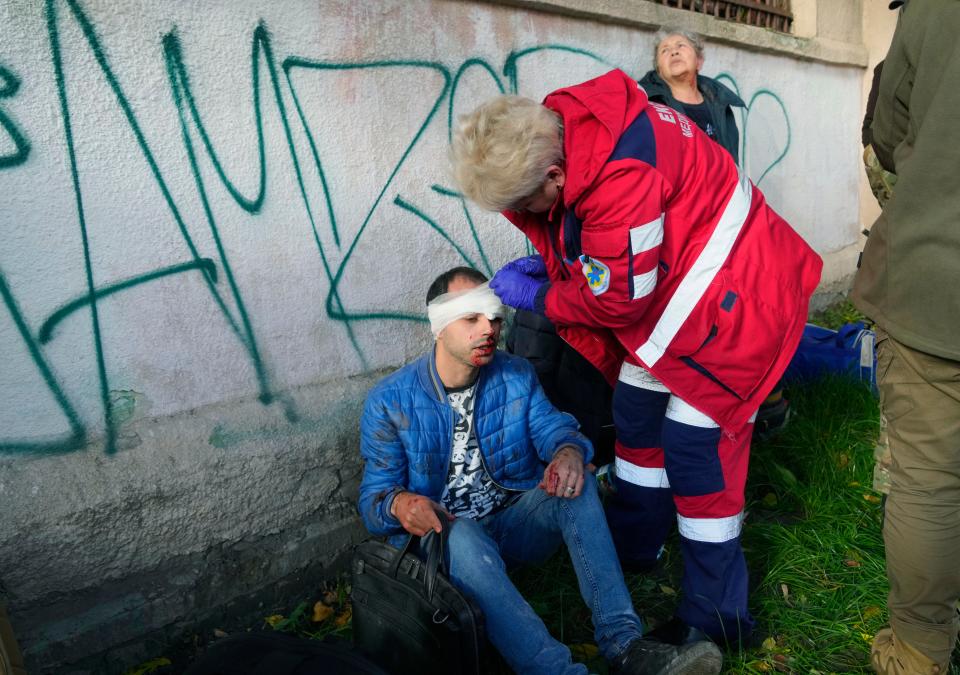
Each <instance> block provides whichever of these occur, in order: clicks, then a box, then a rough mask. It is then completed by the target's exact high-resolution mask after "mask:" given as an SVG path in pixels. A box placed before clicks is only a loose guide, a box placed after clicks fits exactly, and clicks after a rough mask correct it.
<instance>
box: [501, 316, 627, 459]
mask: <svg viewBox="0 0 960 675" xmlns="http://www.w3.org/2000/svg"><path fill="white" fill-rule="evenodd" d="M507 351H509V352H510V353H512V354H516V355H517V356H522V357H524V358H525V359H527V360H528V361H530V363H532V364H533V367H534V368H535V369H536V371H537V377H538V378H539V380H540V385H541V386H542V387H543V390H544V392H545V393H546V394H547V398H549V399H550V402H551V403H553V405H554V406H556V407H557V408H558V409H560V410H562V411H563V412H566V413H570V414H571V415H573V416H574V417H576V418H577V421H578V422H579V423H580V432H581V433H582V434H583V435H584V436H586V437H587V438H589V439H590V442H591V443H593V447H594V451H595V453H596V454H595V458H594V462H595V463H596V464H597V465H598V466H599V465H601V464H606V463H607V462H611V461H613V444H614V441H615V434H614V430H613V409H612V406H611V402H612V400H613V388H612V387H611V386H610V385H609V384H608V383H607V380H606V379H605V378H604V376H603V374H602V373H601V372H600V371H599V370H597V369H596V368H594V367H593V364H591V363H590V362H589V361H587V360H586V359H585V358H583V357H582V356H581V355H580V353H579V352H578V351H577V350H576V349H574V348H573V347H571V346H570V345H568V344H567V343H566V342H564V341H563V339H562V338H561V337H560V336H559V335H557V329H556V327H555V326H554V325H553V324H552V323H551V322H550V319H548V318H547V317H545V316H543V315H542V314H537V313H536V312H527V311H524V310H517V312H516V314H515V315H514V319H513V324H512V326H511V328H510V332H509V333H508V335H507Z"/></svg>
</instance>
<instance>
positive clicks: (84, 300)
mask: <svg viewBox="0 0 960 675" xmlns="http://www.w3.org/2000/svg"><path fill="white" fill-rule="evenodd" d="M189 270H201V271H202V272H203V273H204V274H206V275H207V277H208V278H209V279H210V282H211V283H216V282H217V266H216V265H215V264H214V262H213V261H212V260H210V259H209V258H203V259H201V260H198V261H191V262H188V263H183V264H181V265H173V266H171V267H166V268H164V269H162V270H157V271H155V272H150V273H149V274H141V275H139V276H136V277H133V278H131V279H126V280H124V281H117V282H114V283H112V284H108V285H106V286H101V287H100V288H98V289H97V290H96V292H95V293H94V295H93V298H92V299H93V300H102V299H103V298H106V297H108V296H110V295H113V294H114V293H119V292H120V291H123V290H126V289H128V288H132V287H133V286H139V285H140V284H144V283H146V282H148V281H153V280H154V279H160V278H162V277H168V276H170V275H172V274H180V273H181V272H187V271H189ZM92 299H91V297H90V296H89V295H84V296H83V297H80V298H77V299H75V300H71V301H70V302H68V303H66V304H64V305H63V306H61V307H60V308H59V309H56V310H55V311H54V312H53V314H51V315H50V316H49V317H48V318H47V320H46V321H44V322H43V325H42V326H40V332H39V333H38V334H37V337H38V339H39V340H40V344H46V343H48V342H50V340H51V338H52V337H53V329H54V328H55V327H56V325H57V324H58V323H60V322H61V321H63V320H64V319H66V318H67V317H68V316H70V314H72V313H73V312H75V311H77V310H78V309H81V308H83V307H86V306H87V305H89V304H90V302H91V300H92Z"/></svg>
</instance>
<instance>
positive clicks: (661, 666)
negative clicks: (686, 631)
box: [610, 637, 723, 675]
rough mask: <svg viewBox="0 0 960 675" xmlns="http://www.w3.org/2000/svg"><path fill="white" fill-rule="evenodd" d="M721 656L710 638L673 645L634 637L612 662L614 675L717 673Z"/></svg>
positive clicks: (701, 674)
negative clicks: (708, 639)
mask: <svg viewBox="0 0 960 675" xmlns="http://www.w3.org/2000/svg"><path fill="white" fill-rule="evenodd" d="M722 664H723V655H722V654H720V650H719V649H718V648H717V645H715V644H713V643H712V642H709V641H702V642H692V643H690V644H686V645H681V646H679V647H676V646H674V645H668V644H665V643H663V642H659V641H657V640H651V639H650V638H646V637H642V638H637V639H636V640H634V641H633V642H631V643H630V645H629V646H628V647H627V649H626V650H625V651H624V652H623V654H621V655H620V656H618V657H617V658H616V659H615V660H614V661H613V663H611V664H610V665H611V672H612V673H613V674H614V675H717V673H719V672H720V666H721V665H722Z"/></svg>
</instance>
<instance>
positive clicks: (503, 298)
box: [490, 263, 547, 312]
mask: <svg viewBox="0 0 960 675" xmlns="http://www.w3.org/2000/svg"><path fill="white" fill-rule="evenodd" d="M511 264H512V263H507V264H506V265H504V266H503V267H501V268H500V270H499V271H497V273H496V274H494V275H493V279H491V280H490V288H491V289H492V290H493V292H494V293H496V294H497V296H498V297H499V298H500V302H502V303H503V304H505V305H510V306H511V307H516V308H517V309H525V310H527V311H530V312H535V311H536V298H537V291H539V290H540V287H541V286H543V285H544V284H545V283H547V281H546V279H540V278H536V277H532V276H528V275H527V274H524V273H523V272H521V271H519V270H516V269H510V265H511Z"/></svg>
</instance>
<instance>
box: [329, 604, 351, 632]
mask: <svg viewBox="0 0 960 675" xmlns="http://www.w3.org/2000/svg"><path fill="white" fill-rule="evenodd" d="M352 618H353V607H351V606H350V605H347V608H346V609H345V610H343V612H342V613H341V614H340V616H338V617H337V618H336V620H335V621H334V622H333V623H334V625H335V626H336V627H337V628H343V627H344V626H346V625H347V624H348V623H350V619H352Z"/></svg>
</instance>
